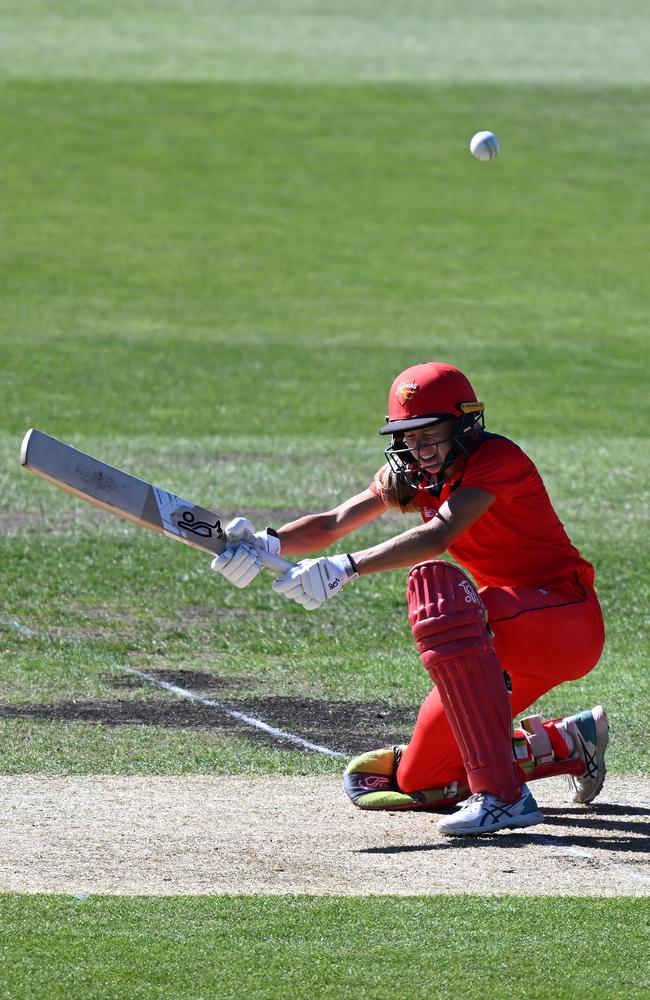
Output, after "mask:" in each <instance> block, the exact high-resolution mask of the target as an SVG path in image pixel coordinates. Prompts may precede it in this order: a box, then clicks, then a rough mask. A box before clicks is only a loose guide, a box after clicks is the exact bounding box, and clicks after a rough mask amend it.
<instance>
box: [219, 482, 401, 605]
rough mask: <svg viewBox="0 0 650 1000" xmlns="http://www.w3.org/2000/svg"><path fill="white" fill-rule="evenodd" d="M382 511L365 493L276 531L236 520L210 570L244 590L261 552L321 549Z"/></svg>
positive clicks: (377, 500)
mask: <svg viewBox="0 0 650 1000" xmlns="http://www.w3.org/2000/svg"><path fill="white" fill-rule="evenodd" d="M385 509H386V508H385V505H384V502H383V500H381V499H380V498H379V497H377V496H375V494H374V493H373V492H372V491H371V490H364V491H363V493H358V494H357V495H356V496H354V497H351V498H350V499H349V500H346V501H344V502H343V503H341V504H339V506H338V507H335V508H334V509H333V510H328V511H323V513H321V514H309V515H307V516H306V517H301V518H298V520H296V521H290V522H289V523H288V524H285V525H283V527H282V528H280V530H279V531H273V530H272V529H271V528H267V529H266V530H264V531H255V528H254V526H253V525H252V524H251V522H250V521H249V520H248V519H247V518H245V517H236V518H235V519H234V520H233V521H231V522H230V523H229V524H227V525H226V536H227V538H228V543H229V544H228V545H227V546H226V548H225V549H224V550H223V552H222V553H221V554H220V555H218V556H217V557H216V558H215V559H213V561H212V569H213V570H214V571H215V572H216V573H220V574H221V575H222V576H223V577H225V578H226V580H229V581H230V583H232V584H234V585H235V586H236V587H240V588H242V587H247V586H248V585H249V583H251V582H252V581H253V580H254V579H255V577H256V576H257V575H258V573H260V572H261V570H262V568H263V559H262V558H260V555H261V553H264V552H267V553H270V554H271V555H272V556H279V555H280V552H281V551H282V555H302V554H303V553H304V552H314V551H315V550H317V549H323V548H325V547H326V546H328V545H332V544H333V543H334V542H336V541H338V539H339V538H343V536H344V535H348V534H349V533H350V532H351V531H356V529H357V528H360V527H361V526H362V525H363V524H366V523H367V522H368V521H372V520H373V519H374V518H376V517H379V515H380V514H382V513H383V511H384V510H385Z"/></svg>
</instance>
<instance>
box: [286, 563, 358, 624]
mask: <svg viewBox="0 0 650 1000" xmlns="http://www.w3.org/2000/svg"><path fill="white" fill-rule="evenodd" d="M358 575H359V574H358V572H357V567H356V566H355V564H354V560H353V559H352V556H322V557H321V558H320V559H303V560H301V562H299V563H296V565H295V566H293V567H292V568H291V569H290V570H288V571H287V572H286V573H285V574H284V576H281V577H279V578H278V579H277V580H274V581H273V589H274V591H275V592H276V594H282V595H283V596H284V597H286V598H287V599H288V600H290V601H296V602H297V603H298V604H302V606H303V608H305V609H306V610H307V611H314V610H315V609H316V608H320V606H321V604H324V603H325V601H329V599H330V597H334V596H335V595H336V594H338V593H340V591H341V590H343V587H344V586H345V585H346V583H349V582H350V580H356V578H357V577H358Z"/></svg>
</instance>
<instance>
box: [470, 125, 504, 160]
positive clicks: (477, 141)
mask: <svg viewBox="0 0 650 1000" xmlns="http://www.w3.org/2000/svg"><path fill="white" fill-rule="evenodd" d="M469 150H470V153H471V154H472V156H475V157H476V159H477V160H493V159H494V157H495V156H496V155H497V153H498V152H499V140H498V139H497V137H496V135H495V134H494V132H477V133H476V135H473V136H472V138H471V139H470V143H469Z"/></svg>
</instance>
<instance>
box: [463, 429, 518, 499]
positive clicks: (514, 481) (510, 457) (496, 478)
mask: <svg viewBox="0 0 650 1000" xmlns="http://www.w3.org/2000/svg"><path fill="white" fill-rule="evenodd" d="M534 474H535V467H534V465H533V463H532V462H531V461H530V459H529V458H528V456H527V455H525V454H524V452H523V451H522V450H521V448H519V447H518V446H517V445H516V444H515V443H514V442H513V441H508V439H507V438H498V439H492V440H489V441H486V442H485V443H484V444H483V445H481V447H480V448H479V449H478V450H477V451H475V452H474V453H473V454H472V455H470V457H469V459H468V460H467V465H466V467H465V473H464V475H463V478H462V482H461V484H460V485H461V486H464V487H471V488H473V489H477V490H485V492H486V493H491V494H492V496H494V497H497V498H499V499H500V500H503V501H505V502H506V503H509V502H510V501H512V500H513V499H514V498H515V497H516V496H518V495H520V494H521V493H522V492H525V491H527V490H528V489H529V488H530V487H531V486H532V477H533V476H534Z"/></svg>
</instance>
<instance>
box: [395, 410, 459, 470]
mask: <svg viewBox="0 0 650 1000" xmlns="http://www.w3.org/2000/svg"><path fill="white" fill-rule="evenodd" d="M453 424H454V421H453V420H445V421H444V422H443V423H440V424H436V425H435V426H434V427H423V428H422V429H421V430H417V431H406V433H405V434H404V444H405V445H406V447H407V448H408V450H409V451H410V452H411V454H412V455H413V456H414V458H415V460H416V461H417V463H418V465H419V466H420V468H422V469H424V470H425V471H426V472H428V473H430V474H431V475H435V474H436V472H439V471H440V469H441V468H442V466H443V464H444V462H445V460H446V458H447V456H448V455H449V452H450V451H451V449H452V448H453V446H454V439H453V437H452V432H453Z"/></svg>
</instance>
